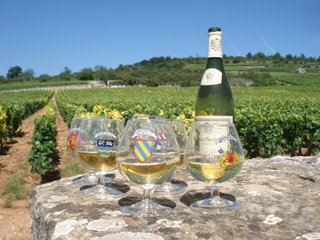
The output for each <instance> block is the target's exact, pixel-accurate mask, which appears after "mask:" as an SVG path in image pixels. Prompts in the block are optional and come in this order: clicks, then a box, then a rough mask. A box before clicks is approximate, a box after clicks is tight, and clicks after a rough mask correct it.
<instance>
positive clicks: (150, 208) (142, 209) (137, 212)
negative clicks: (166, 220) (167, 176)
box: [120, 201, 173, 218]
mask: <svg viewBox="0 0 320 240" xmlns="http://www.w3.org/2000/svg"><path fill="white" fill-rule="evenodd" d="M120 211H121V212H123V213H125V214H129V215H131V216H133V217H146V218H152V217H159V216H166V215H169V214H171V213H172V211H173V209H172V208H171V207H168V206H164V205H161V204H158V203H156V202H153V201H141V202H137V203H134V204H132V205H129V206H123V207H121V208H120Z"/></svg>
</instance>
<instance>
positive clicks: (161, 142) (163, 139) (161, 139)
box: [154, 133, 167, 152]
mask: <svg viewBox="0 0 320 240" xmlns="http://www.w3.org/2000/svg"><path fill="white" fill-rule="evenodd" d="M156 135H157V138H156V140H155V143H154V148H155V151H156V152H163V151H165V150H166V148H167V136H166V135H165V134H162V133H157V134H156Z"/></svg>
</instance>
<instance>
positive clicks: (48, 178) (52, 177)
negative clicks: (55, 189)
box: [41, 169, 61, 184]
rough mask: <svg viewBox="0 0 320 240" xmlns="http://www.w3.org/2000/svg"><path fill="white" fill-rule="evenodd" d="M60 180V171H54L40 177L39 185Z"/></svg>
mask: <svg viewBox="0 0 320 240" xmlns="http://www.w3.org/2000/svg"><path fill="white" fill-rule="evenodd" d="M60 179H61V176H60V170H59V169H54V170H51V171H48V172H46V173H45V174H44V175H42V176H41V184H43V183H49V182H53V181H56V180H60Z"/></svg>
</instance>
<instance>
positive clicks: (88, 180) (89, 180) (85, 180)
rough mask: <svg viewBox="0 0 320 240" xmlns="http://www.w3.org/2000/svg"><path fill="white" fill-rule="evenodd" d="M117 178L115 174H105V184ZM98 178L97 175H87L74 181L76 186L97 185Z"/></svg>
mask: <svg viewBox="0 0 320 240" xmlns="http://www.w3.org/2000/svg"><path fill="white" fill-rule="evenodd" d="M114 178H115V175H114V174H105V176H104V182H110V181H111V180H112V179H114ZM97 181H98V177H97V175H95V174H86V175H82V176H80V177H77V178H75V179H73V180H72V183H73V184H74V185H92V184H95V183H97Z"/></svg>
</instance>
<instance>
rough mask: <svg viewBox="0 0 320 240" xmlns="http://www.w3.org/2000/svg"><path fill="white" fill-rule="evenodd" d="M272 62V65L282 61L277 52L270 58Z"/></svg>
mask: <svg viewBox="0 0 320 240" xmlns="http://www.w3.org/2000/svg"><path fill="white" fill-rule="evenodd" d="M272 60H273V62H274V63H279V62H280V61H281V60H282V56H281V55H280V53H278V52H277V53H275V54H274V55H273V56H272Z"/></svg>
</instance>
